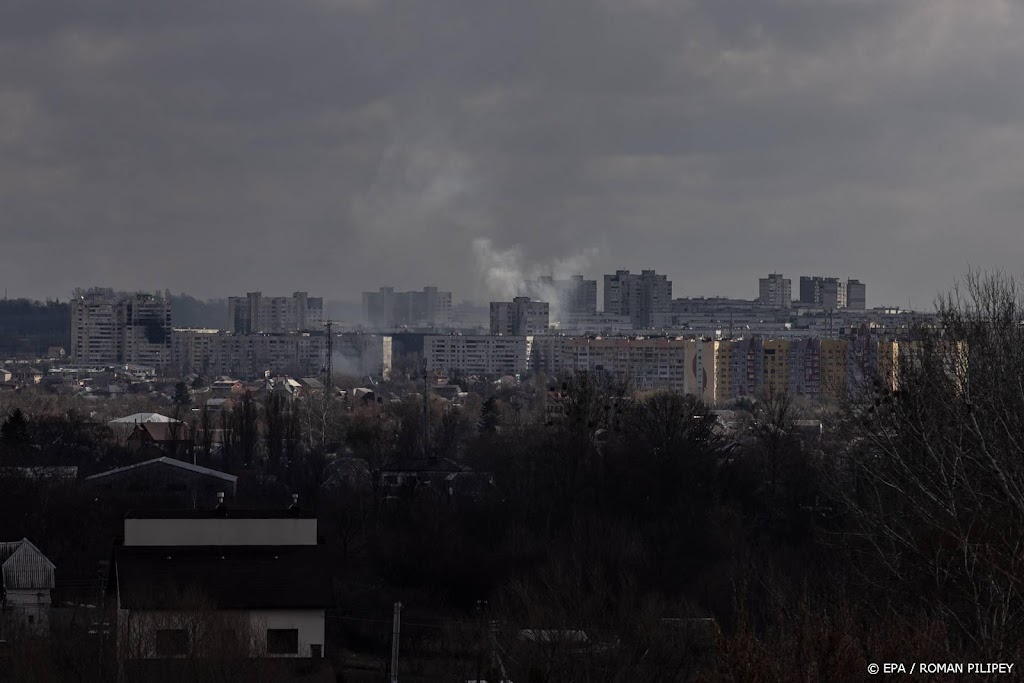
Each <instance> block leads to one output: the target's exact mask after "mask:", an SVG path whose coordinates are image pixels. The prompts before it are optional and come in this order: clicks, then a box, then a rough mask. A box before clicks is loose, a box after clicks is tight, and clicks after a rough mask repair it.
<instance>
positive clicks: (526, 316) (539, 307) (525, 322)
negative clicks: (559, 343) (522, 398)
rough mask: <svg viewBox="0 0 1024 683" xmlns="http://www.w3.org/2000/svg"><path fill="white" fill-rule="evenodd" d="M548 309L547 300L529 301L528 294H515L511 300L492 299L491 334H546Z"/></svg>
mask: <svg viewBox="0 0 1024 683" xmlns="http://www.w3.org/2000/svg"><path fill="white" fill-rule="evenodd" d="M549 311H550V307H549V304H548V302H546V301H531V300H530V297H528V296H517V297H516V298H514V299H512V301H492V302H491V334H503V335H510V336H525V335H533V334H546V333H547V331H548V318H549Z"/></svg>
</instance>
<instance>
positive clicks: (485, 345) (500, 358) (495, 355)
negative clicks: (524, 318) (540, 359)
mask: <svg viewBox="0 0 1024 683" xmlns="http://www.w3.org/2000/svg"><path fill="white" fill-rule="evenodd" d="M532 344H533V337H528V336H493V335H427V336H426V337H424V338H423V356H424V359H425V360H426V364H427V370H430V371H438V372H445V373H447V372H452V371H455V372H459V373H463V374H478V375H515V374H517V373H525V372H527V370H528V369H529V361H530V350H531V347H532Z"/></svg>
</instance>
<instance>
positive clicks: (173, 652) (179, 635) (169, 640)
mask: <svg viewBox="0 0 1024 683" xmlns="http://www.w3.org/2000/svg"><path fill="white" fill-rule="evenodd" d="M187 652H188V635H187V634H186V633H185V629H182V628H175V629H159V630H158V631H157V632H156V653H157V655H159V656H161V657H174V656H177V655H183V654H186V653H187Z"/></svg>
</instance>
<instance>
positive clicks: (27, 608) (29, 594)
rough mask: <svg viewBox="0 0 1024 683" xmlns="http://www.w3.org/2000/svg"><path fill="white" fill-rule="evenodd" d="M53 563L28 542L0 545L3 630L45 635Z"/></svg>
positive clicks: (51, 588) (52, 584) (22, 540)
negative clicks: (17, 630)
mask: <svg viewBox="0 0 1024 683" xmlns="http://www.w3.org/2000/svg"><path fill="white" fill-rule="evenodd" d="M55 569H56V567H55V566H54V564H53V562H50V560H49V559H48V558H47V557H46V555H43V553H42V551H40V550H39V548H37V547H36V546H35V545H34V544H33V543H32V542H31V541H29V540H28V539H27V538H23V539H21V540H20V541H12V542H9V543H4V542H0V572H2V574H3V603H2V604H3V611H2V613H0V619H3V620H4V622H3V625H4V627H5V629H6V628H12V629H23V630H26V631H28V632H32V633H37V634H45V633H47V632H48V631H49V627H50V622H49V620H50V598H51V596H50V591H52V590H53V586H54V570H55Z"/></svg>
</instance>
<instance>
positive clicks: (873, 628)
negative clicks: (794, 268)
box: [0, 276, 1024, 682]
mask: <svg viewBox="0 0 1024 683" xmlns="http://www.w3.org/2000/svg"><path fill="white" fill-rule="evenodd" d="M940 309H941V320H942V328H941V330H938V329H931V330H929V329H923V330H919V331H918V333H917V337H916V339H914V340H913V341H912V342H908V343H905V344H903V345H901V351H900V356H899V361H898V363H896V364H895V366H894V370H893V373H892V375H890V374H889V373H888V370H887V366H886V365H885V364H884V363H883V364H876V372H873V373H869V374H868V375H867V379H866V380H865V381H863V382H861V383H858V385H857V386H851V387H850V388H851V391H850V398H849V400H847V401H845V402H844V403H843V404H842V405H834V406H827V407H809V406H803V405H800V404H799V403H798V402H796V401H794V400H792V399H791V398H790V397H788V396H785V395H778V394H768V395H764V396H761V397H758V399H757V400H756V401H751V402H748V403H745V404H744V405H743V406H739V407H737V414H738V416H739V417H738V418H737V424H736V425H735V426H734V427H733V428H732V429H729V430H724V429H723V428H722V426H721V424H720V422H719V421H717V420H716V416H715V415H713V414H711V413H710V412H709V410H708V408H707V407H706V406H704V405H702V404H701V403H699V402H698V401H696V400H694V399H693V398H691V397H688V396H681V395H675V394H668V393H656V394H652V395H646V396H639V397H627V396H625V395H624V394H623V392H622V391H621V388H620V387H615V386H613V385H610V384H609V383H607V382H606V381H604V380H603V379H602V378H600V377H593V376H581V377H575V378H571V379H570V378H564V379H559V380H557V381H549V380H547V379H545V378H537V379H536V381H535V382H534V383H533V384H532V385H530V386H529V387H528V388H526V389H519V390H509V389H498V388H494V387H492V386H489V388H488V389H487V390H484V391H481V392H480V395H479V396H477V395H475V394H472V393H471V395H470V396H469V397H468V398H467V399H466V400H464V401H463V402H462V403H461V404H459V405H448V404H443V402H440V401H437V400H435V401H434V402H433V403H431V405H430V407H429V415H428V419H427V421H426V422H427V424H428V425H429V430H430V431H429V434H428V437H427V438H426V439H424V433H423V425H424V418H423V412H422V404H421V402H420V400H419V399H417V398H416V397H415V396H410V397H408V398H406V399H404V400H399V401H396V402H384V403H383V404H377V403H368V404H366V405H351V404H346V403H344V402H341V401H328V400H326V399H323V400H320V399H308V400H306V401H305V402H302V403H299V402H296V403H292V404H277V403H275V402H274V401H271V400H268V401H265V402H257V401H255V400H247V401H243V402H242V403H240V404H238V405H237V406H236V407H235V409H234V413H233V414H232V415H231V416H229V418H225V419H230V420H232V422H230V425H232V427H231V429H230V433H231V434H232V435H233V436H232V437H231V438H230V439H229V443H228V444H227V446H226V448H224V449H220V450H217V449H213V448H211V447H210V444H206V445H204V444H202V443H200V441H199V440H197V442H196V443H195V444H194V447H193V448H194V452H193V453H191V454H190V455H189V456H188V457H189V459H192V458H193V457H194V458H195V459H196V461H198V462H199V463H200V464H204V463H206V464H210V465H211V466H214V467H218V468H221V469H226V470H228V471H232V472H238V473H240V474H242V479H240V482H239V494H240V499H239V501H238V502H237V504H238V505H250V504H251V505H284V504H285V502H286V501H287V500H288V496H289V494H290V493H291V492H293V491H294V492H298V493H299V494H300V496H301V499H302V500H303V501H304V502H305V503H306V504H307V505H315V507H316V509H317V511H318V513H319V518H320V524H321V534H322V535H323V536H324V539H325V541H326V542H327V543H328V544H329V545H330V548H331V552H332V554H333V557H334V561H333V565H332V566H333V572H334V577H335V582H336V592H337V609H335V610H333V611H332V612H330V613H329V614H328V637H329V641H330V642H329V644H328V647H327V656H328V658H330V659H331V660H332V662H333V666H334V671H335V672H336V674H337V676H338V679H339V680H387V679H386V676H387V661H388V658H389V654H390V634H391V608H392V604H393V603H394V602H397V601H401V602H402V603H403V604H404V606H405V612H404V619H405V623H404V625H403V637H402V650H401V657H400V659H401V662H402V664H401V666H402V668H401V672H402V676H401V680H403V681H404V680H411V681H415V680H463V681H464V680H472V679H476V678H477V677H478V676H479V678H483V679H486V680H489V681H497V680H502V679H503V678H505V679H509V680H514V681H517V682H518V681H674V680H743V681H747V680H753V681H776V680H778V681H782V680H860V679H862V678H863V677H864V676H865V672H866V671H867V666H868V664H869V663H872V662H877V663H883V662H905V663H908V664H909V663H910V662H945V661H949V662H1020V661H1022V659H1021V654H1022V652H1021V639H1020V635H1021V628H1022V626H1024V593H1022V587H1021V585H1020V584H1021V581H1022V579H1024V542H1022V540H1021V539H1022V538H1024V533H1022V532H1024V424H1022V422H1024V327H1022V323H1024V308H1022V302H1021V298H1020V296H1019V293H1018V292H1017V291H1016V289H1015V285H1014V283H1013V282H1012V281H1011V280H1009V279H1007V278H1004V277H1001V276H994V277H980V276H971V277H969V278H968V279H967V280H966V284H965V289H964V293H963V296H961V295H960V293H958V292H954V293H953V294H952V295H951V296H949V297H947V298H946V299H944V300H943V301H942V302H941V306H940ZM47 411H49V414H46V412H47ZM811 413H813V416H815V417H817V418H819V419H821V420H822V421H823V424H824V425H825V429H824V433H823V434H822V435H820V436H816V437H815V436H807V434H806V430H804V431H801V429H800V427H799V424H798V420H799V419H801V418H804V417H810V416H812V415H811ZM198 419H202V418H198ZM206 419H209V418H206ZM23 420H24V422H23ZM224 424H225V426H226V425H228V424H229V423H228V422H225V423H224ZM104 429H105V427H102V426H101V425H99V424H96V422H95V420H90V419H89V418H85V417H82V415H81V414H80V413H75V412H69V410H68V408H67V407H66V406H59V407H58V408H55V407H54V406H52V405H48V406H46V408H45V410H43V408H41V407H39V406H37V407H36V409H35V410H34V412H33V409H32V408H31V406H29V407H27V408H26V412H25V415H23V416H21V415H19V416H15V415H11V416H10V417H8V419H7V421H6V423H5V424H4V426H3V429H2V432H0V439H2V443H3V449H4V451H3V453H4V455H3V457H4V458H5V459H7V460H8V462H14V461H17V462H19V463H23V462H25V460H26V458H28V459H32V458H41V459H47V458H48V459H49V461H50V462H55V463H56V462H66V461H67V460H66V457H67V456H65V455H64V454H65V453H72V454H73V456H74V458H76V459H77V460H76V463H77V464H79V465H80V466H82V467H87V466H88V467H92V468H95V469H99V468H103V467H107V466H113V465H114V464H116V463H118V462H122V461H124V459H126V458H129V457H130V456H128V455H127V454H126V453H124V452H123V451H121V450H118V447H117V446H116V445H111V442H110V439H109V437H108V435H106V434H104ZM424 448H425V449H426V451H427V455H428V456H430V457H431V458H436V459H437V460H444V459H449V460H451V461H454V462H457V463H459V464H461V465H464V466H466V467H468V468H471V469H472V470H473V471H474V472H475V473H477V474H481V473H484V474H485V475H486V476H485V478H486V480H487V482H488V483H487V485H486V486H483V487H476V488H474V489H473V490H472V491H459V490H452V491H445V490H444V489H443V487H442V488H441V489H438V488H437V487H434V486H397V487H395V486H388V485H385V483H384V481H383V477H382V475H383V474H384V473H385V471H388V468H389V466H390V464H391V463H394V462H396V461H399V460H402V459H409V458H414V457H415V456H416V455H417V454H419V455H421V456H422V453H423V449H424ZM214 451H216V452H214ZM354 463H361V465H359V466H354V465H353V464H354ZM453 489H454V487H453ZM157 504H158V502H156V501H154V500H153V499H146V500H138V499H129V498H117V497H102V496H100V497H97V496H96V495H95V493H92V492H89V491H88V490H86V489H84V488H82V487H81V486H80V485H78V484H76V483H70V484H63V485H54V484H52V483H46V482H41V481H28V480H26V479H25V478H24V477H19V476H14V475H10V474H7V475H5V476H4V477H3V478H2V479H0V539H15V538H21V537H23V536H27V537H29V538H31V539H32V540H33V541H34V542H35V543H36V544H37V545H38V546H40V548H42V549H43V550H44V551H45V552H46V553H47V554H48V555H49V556H50V557H51V559H53V560H54V562H55V563H56V564H57V567H58V572H59V576H61V577H62V580H63V581H64V587H63V590H64V592H65V595H66V596H68V602H69V603H71V602H82V603H85V602H88V601H96V600H97V598H96V597H88V596H95V595H97V594H98V590H94V589H98V587H99V584H98V580H97V577H96V572H97V567H98V566H100V565H99V564H98V563H100V562H102V561H104V560H106V559H109V553H110V547H111V543H112V542H113V539H114V537H115V536H116V535H117V533H118V530H119V524H120V515H121V514H122V513H123V511H124V510H125V509H126V508H128V507H132V506H139V505H157ZM58 586H59V587H60V582H59V583H58ZM90 591H92V592H91V593H90ZM75 595H77V597H74V598H73V597H72V596H75ZM91 637H93V636H89V635H81V636H78V638H79V640H76V639H75V638H74V637H72V636H67V637H62V638H54V639H52V640H51V642H50V643H49V644H43V645H37V646H36V649H35V650H33V649H31V648H26V649H24V650H22V651H19V652H16V653H11V652H8V653H7V657H8V660H9V663H11V666H15V667H17V669H16V670H17V671H19V672H21V673H20V674H19V676H21V675H24V676H26V678H24V680H100V679H101V678H102V674H101V673H100V672H102V671H103V669H102V666H103V664H102V661H101V660H102V657H95V658H94V656H95V654H96V653H95V650H94V649H93V648H91V647H89V643H91V642H93V641H89V640H88V639H89V638H91ZM80 642H84V643H85V644H80ZM76 648H77V649H76ZM76 653H78V654H76ZM82 653H85V654H82ZM108 665H109V664H108ZM221 671H222V673H221V674H218V675H216V676H215V675H214V674H213V673H209V672H208V678H209V680H232V675H233V674H232V673H231V672H232V670H231V669H230V668H228V669H227V670H226V673H225V672H224V670H223V669H221ZM233 671H234V675H235V676H237V675H238V672H239V671H240V669H234V670H233ZM204 675H207V674H204ZM218 676H219V677H218ZM253 676H256V674H253ZM944 680H951V679H949V678H947V679H944Z"/></svg>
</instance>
